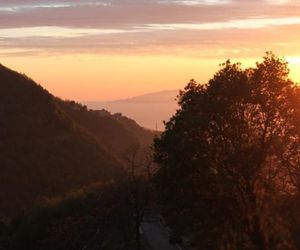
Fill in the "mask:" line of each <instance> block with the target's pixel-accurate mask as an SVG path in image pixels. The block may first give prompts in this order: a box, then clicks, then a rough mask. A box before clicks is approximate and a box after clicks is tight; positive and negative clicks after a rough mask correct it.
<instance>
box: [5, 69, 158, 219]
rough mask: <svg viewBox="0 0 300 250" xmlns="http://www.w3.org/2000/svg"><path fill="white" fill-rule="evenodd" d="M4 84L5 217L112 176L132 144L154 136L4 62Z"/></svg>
mask: <svg viewBox="0 0 300 250" xmlns="http://www.w3.org/2000/svg"><path fill="white" fill-rule="evenodd" d="M0 88H1V91H0V152H1V154H0V171H1V175H0V190H1V192H0V220H1V218H3V219H5V217H7V218H9V217H11V216H14V215H15V214H17V213H20V212H22V211H25V210H26V209H27V208H30V207H31V206H33V205H34V204H36V203H38V202H40V201H41V200H43V199H45V198H49V197H55V196H62V195H64V194H66V193H68V192H71V191H74V190H76V189H79V188H82V187H84V186H89V185H91V184H93V183H95V182H109V181H110V180H112V179H113V178H114V177H115V176H116V174H118V172H119V169H120V168H121V162H122V153H123V152H124V151H125V150H127V148H128V147H129V146H130V145H132V144H141V145H146V144H150V142H151V141H152V139H153V133H152V132H151V131H147V130H145V129H143V128H141V127H139V126H138V125H137V124H136V123H135V122H133V121H132V120H130V119H128V118H126V117H123V116H121V115H111V114H109V113H107V112H105V111H89V110H87V108H86V107H85V106H82V105H80V104H77V103H75V102H72V101H62V100H60V99H58V98H55V97H53V96H52V95H51V94H49V93H48V92H47V91H46V90H44V89H43V88H42V87H41V86H39V85H37V84H36V83H35V82H33V81H32V80H31V79H29V78H28V77H26V76H24V75H21V74H18V73H16V72H14V71H11V70H9V69H7V68H5V67H4V66H0ZM141 135H142V136H141ZM140 138H141V139H140Z"/></svg>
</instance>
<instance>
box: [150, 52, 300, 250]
mask: <svg viewBox="0 0 300 250" xmlns="http://www.w3.org/2000/svg"><path fill="white" fill-rule="evenodd" d="M288 75H289V69H288V65H287V62H286V61H285V60H283V59H280V58H278V57H276V56H275V55H274V54H272V53H267V54H266V55H265V57H264V58H263V61H262V62H260V63H257V64H256V67H254V68H248V69H242V68H241V65H240V64H239V63H231V62H230V61H227V62H226V63H224V64H222V65H221V68H220V70H219V71H218V72H217V73H216V74H215V75H214V77H213V78H212V79H211V80H210V81H209V82H208V84H198V83H196V81H194V80H191V81H190V82H189V83H188V85H187V86H186V87H185V89H184V90H183V91H181V92H180V94H179V97H178V103H179V105H180V109H179V110H178V111H177V113H176V114H175V115H174V116H173V117H172V118H171V119H170V121H169V122H167V123H166V130H165V132H164V133H163V134H162V135H161V137H159V138H157V139H156V140H155V146H154V147H155V160H156V162H157V163H159V165H160V170H159V172H158V174H157V176H156V180H157V184H158V186H159V188H160V190H161V199H162V202H163V204H164V208H165V214H167V215H169V217H172V216H171V215H173V220H172V219H171V221H172V222H173V226H174V227H177V228H179V229H180V230H181V231H182V233H185V234H187V235H190V237H194V240H193V242H194V244H196V245H197V246H198V247H201V249H259V250H260V249H261V250H263V249H292V248H293V246H292V245H293V244H292V239H291V238H290V232H289V230H288V227H287V226H286V225H285V223H283V222H282V220H281V215H280V213H279V212H278V211H279V210H280V209H278V207H277V202H276V201H277V200H278V199H280V198H281V197H282V195H284V194H285V193H289V194H292V193H293V192H298V191H297V188H298V186H297V185H298V183H299V180H300V178H299V177H300V175H299V173H300V171H299V169H300V168H299V167H298V165H299V164H298V163H299V159H300V147H299V146H300V144H299V136H300V130H299V129H300V126H299V125H300V113H299V112H300V93H299V87H297V86H296V85H295V84H294V83H293V82H292V81H291V80H290V79H289V78H288ZM174 218H176V219H174Z"/></svg>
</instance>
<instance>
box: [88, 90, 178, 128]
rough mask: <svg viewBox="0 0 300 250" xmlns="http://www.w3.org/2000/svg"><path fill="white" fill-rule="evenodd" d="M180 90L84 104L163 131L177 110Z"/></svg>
mask: <svg viewBox="0 0 300 250" xmlns="http://www.w3.org/2000/svg"><path fill="white" fill-rule="evenodd" d="M178 93H179V90H167V91H161V92H156V93H150V94H145V95H141V96H136V97H133V98H130V99H124V100H116V101H111V102H101V101H99V102H97V101H95V102H84V104H85V105H87V106H88V107H89V108H90V109H95V110H97V109H98V110H99V109H106V110H108V111H109V112H111V113H122V114H124V115H125V116H128V117H129V118H132V119H134V120H135V121H136V122H137V123H138V124H140V125H141V126H143V127H145V128H149V129H154V130H155V129H158V130H163V129H164V124H163V121H168V120H169V119H170V118H171V116H172V115H173V114H175V112H176V109H177V102H176V100H175V98H176V96H177V95H178Z"/></svg>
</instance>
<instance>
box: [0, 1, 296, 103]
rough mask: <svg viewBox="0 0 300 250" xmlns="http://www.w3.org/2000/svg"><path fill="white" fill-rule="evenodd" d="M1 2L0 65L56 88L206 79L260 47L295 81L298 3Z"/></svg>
mask: <svg viewBox="0 0 300 250" xmlns="http://www.w3.org/2000/svg"><path fill="white" fill-rule="evenodd" d="M49 2H50V1H46V0H40V1H37V0H18V1H15V0H4V1H1V3H0V58H1V59H0V62H1V63H2V64H4V65H6V66H8V67H10V68H12V69H15V70H17V71H20V72H22V73H26V74H27V75H28V76H30V77H31V78H33V79H34V80H35V81H37V82H38V83H40V84H41V85H42V86H44V87H45V88H46V89H48V90H49V91H50V92H52V93H53V94H55V95H57V96H59V97H62V98H67V99H75V100H79V101H80V100H81V101H83V100H112V99H120V98H126V97H131V96H135V95H139V94H143V93H147V92H154V91H160V90H167V89H177V88H183V87H184V85H185V83H186V82H188V81H189V79H191V78H195V79H196V80H197V81H198V82H206V81H207V80H208V79H209V78H210V77H211V76H212V75H213V73H214V72H215V71H216V70H218V65H219V63H222V62H224V61H225V60H226V59H228V58H231V59H232V61H240V62H242V63H243V65H244V66H247V67H248V66H253V65H254V63H255V61H257V60H260V58H261V57H262V56H263V55H264V52H265V51H266V50H272V51H273V52H274V53H275V54H277V55H278V56H284V57H285V58H286V59H287V60H288V61H289V62H290V68H291V78H292V79H293V80H295V81H297V82H300V70H298V69H299V68H300V46H299V44H298V41H300V1H297V0H290V1H289V0H278V1H268V0H260V1H258V0H251V1H250V0H245V1H238V0H202V1H201V0H194V1H191V0H189V1H185V0H181V1H179V0H178V1H174V0H165V1H162V0H161V1H159V0H147V1H146V0H139V1H137V0H126V1H125V0H118V1H116V0H115V1H112V0H111V1H109V0H103V1H100V0H91V1H83V0H73V1H71V0H70V1H67V0H54V1H51V3H49Z"/></svg>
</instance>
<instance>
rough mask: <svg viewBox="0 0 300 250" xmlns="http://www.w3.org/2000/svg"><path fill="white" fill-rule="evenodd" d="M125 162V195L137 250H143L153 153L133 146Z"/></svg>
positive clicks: (149, 199)
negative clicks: (142, 224)
mask: <svg viewBox="0 0 300 250" xmlns="http://www.w3.org/2000/svg"><path fill="white" fill-rule="evenodd" d="M124 160H125V168H124V176H123V185H124V186H125V193H124V194H125V197H126V198H127V201H128V204H129V207H130V210H131V212H132V217H133V219H134V228H135V241H136V249H137V250H141V249H142V242H141V236H140V227H141V223H142V220H143V217H144V216H145V213H146V210H147V209H148V208H149V205H150V201H151V196H152V191H153V190H152V185H151V180H152V176H153V173H154V170H155V168H154V166H153V159H152V152H151V150H150V149H148V148H142V147H140V146H138V145H133V146H131V147H130V148H128V150H127V151H126V152H125V157H124Z"/></svg>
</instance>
